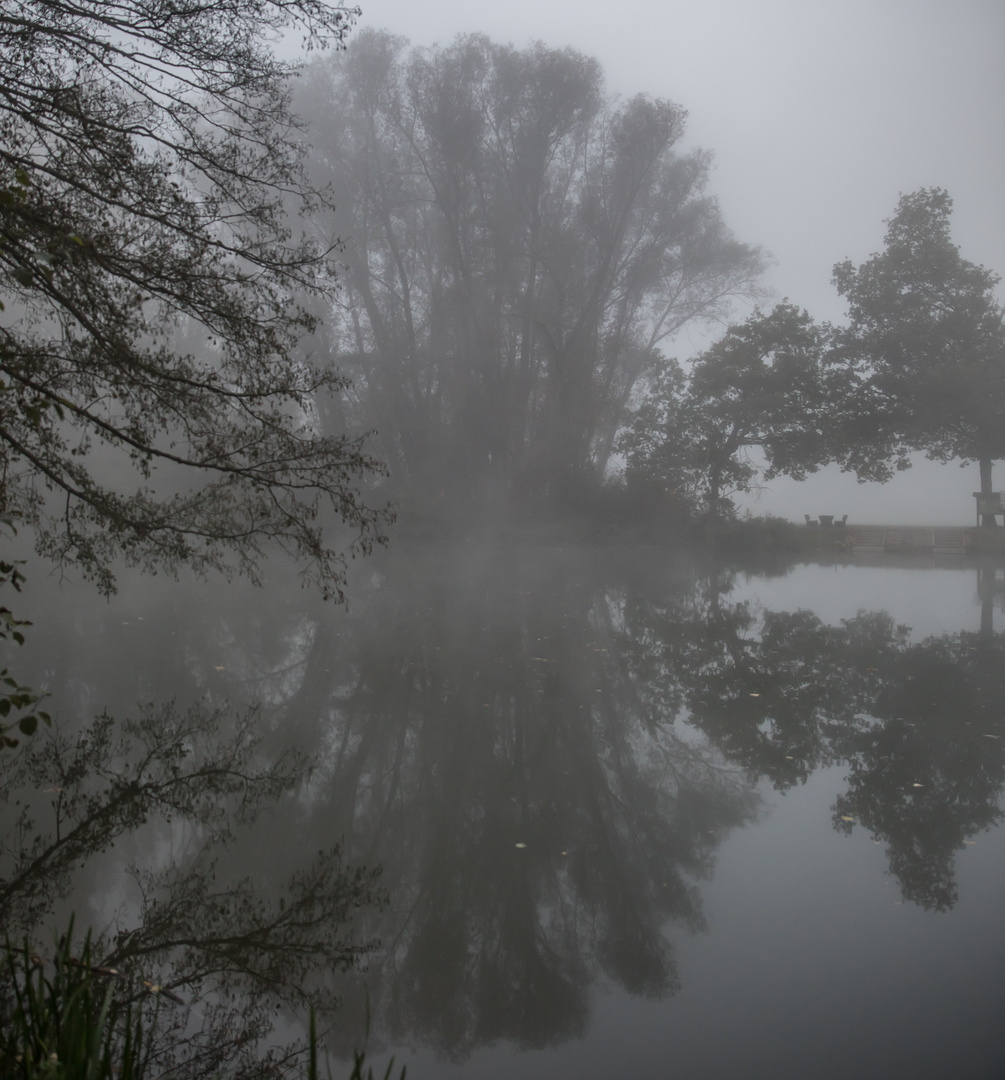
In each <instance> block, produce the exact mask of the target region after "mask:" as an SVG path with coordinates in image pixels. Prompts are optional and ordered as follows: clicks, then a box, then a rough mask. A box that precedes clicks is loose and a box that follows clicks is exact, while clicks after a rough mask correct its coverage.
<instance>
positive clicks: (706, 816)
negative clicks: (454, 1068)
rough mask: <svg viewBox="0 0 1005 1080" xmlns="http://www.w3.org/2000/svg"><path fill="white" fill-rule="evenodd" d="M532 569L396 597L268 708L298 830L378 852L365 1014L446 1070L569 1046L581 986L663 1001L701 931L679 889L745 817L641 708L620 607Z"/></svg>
mask: <svg viewBox="0 0 1005 1080" xmlns="http://www.w3.org/2000/svg"><path fill="white" fill-rule="evenodd" d="M509 554H510V553H502V554H501V556H500V557H501V559H504V560H505V559H507V558H508V557H509ZM538 557H539V553H535V558H534V561H533V563H532V564H530V565H527V564H523V563H521V562H519V561H518V560H517V559H515V558H514V559H512V561H511V562H510V563H509V564H508V565H506V566H505V567H504V568H503V569H504V571H505V572H503V573H500V566H499V564H498V562H493V563H491V564H488V565H486V566H483V567H479V568H478V572H477V576H476V579H475V581H474V582H472V581H471V580H464V579H463V577H461V576H458V575H455V574H453V573H452V571H453V570H454V569H456V568H455V567H453V566H452V567H450V568H449V572H448V573H447V574H446V575H438V574H427V573H417V574H413V575H412V576H411V578H410V580H409V581H407V582H401V583H398V582H396V583H395V588H388V589H386V590H385V591H383V592H382V594H381V596H378V597H377V598H376V600H375V604H374V607H373V608H372V609H371V610H370V611H365V612H363V614H362V615H360V616H356V617H354V618H353V619H352V620H351V621H350V623H349V625H348V627H347V629H346V632H344V633H343V634H342V635H341V638H340V647H339V648H338V649H337V650H336V649H334V648H332V647H330V646H329V647H328V648H327V650H325V649H323V648H321V647H320V646H319V643H322V642H325V641H327V642H332V640H333V638H334V635H332V634H331V633H330V632H328V631H324V630H319V632H318V634H317V635H316V636H315V637H314V645H315V647H312V648H311V650H310V653H309V655H308V658H307V662H306V669H305V676H304V680H303V684H302V686H301V688H300V690H299V691H298V692H297V693H296V695H295V697H293V698H291V706H290V714H291V717H290V718H291V721H299V722H300V723H301V725H304V727H302V728H301V730H305V729H306V726H307V725H311V724H315V725H316V730H318V731H319V732H321V733H322V734H321V739H322V743H323V745H324V747H325V750H324V753H323V761H324V764H323V766H320V767H319V768H318V769H316V770H315V773H314V778H313V780H312V785H311V791H312V797H313V799H314V802H315V805H314V808H313V809H314V819H315V822H316V823H318V825H319V824H320V823H321V822H322V821H323V822H324V823H325V829H326V831H328V830H331V829H332V828H333V827H334V828H335V829H337V830H344V831H345V834H346V835H347V836H351V837H352V843H353V845H354V846H355V849H356V850H357V851H359V852H361V853H362V854H363V855H364V856H365V857H370V856H371V854H372V853H376V852H378V851H379V853H380V854H379V857H380V860H381V863H382V865H383V867H384V870H385V874H386V878H387V881H388V885H389V888H390V891H391V894H392V896H393V897H394V908H393V911H391V912H390V913H389V914H388V915H387V916H384V917H382V918H381V921H380V922H379V923H377V922H373V923H369V924H368V926H369V927H370V928H371V932H372V933H373V934H374V936H379V937H380V938H381V940H382V941H383V942H384V943H385V948H384V949H383V950H382V951H380V952H379V953H378V954H377V955H376V956H375V958H374V961H373V966H374V967H375V968H376V969H377V971H378V972H379V976H380V981H379V983H378V984H377V985H372V986H371V989H370V993H371V999H370V1000H371V1005H372V1007H373V1015H374V1017H376V1018H377V1020H378V1024H379V1027H380V1029H381V1031H382V1034H384V1035H385V1036H386V1037H389V1038H397V1039H415V1038H419V1039H422V1040H423V1041H425V1042H429V1043H431V1044H432V1045H433V1046H435V1047H436V1048H437V1049H438V1050H439V1052H441V1053H443V1054H445V1055H448V1056H450V1057H452V1058H463V1057H464V1056H466V1055H467V1054H468V1053H470V1052H471V1050H472V1049H473V1048H474V1047H475V1046H477V1045H480V1044H483V1043H485V1042H488V1041H493V1040H496V1039H500V1038H505V1039H510V1040H513V1041H515V1042H516V1043H517V1044H518V1045H521V1046H535V1047H539V1046H544V1045H549V1044H552V1043H554V1042H556V1041H558V1040H563V1039H567V1038H570V1037H573V1036H575V1035H577V1034H579V1033H581V1032H582V1031H583V1030H584V1027H585V1024H586V1020H587V1016H588V987H589V985H590V983H591V981H593V980H594V979H596V978H597V977H598V976H599V975H601V974H603V975H605V976H607V977H608V978H610V979H611V980H613V981H614V982H616V983H618V984H620V985H621V986H623V987H625V988H626V989H627V990H629V991H630V992H631V993H635V994H644V995H648V996H654V997H658V996H663V995H667V994H672V993H674V992H675V990H676V989H677V987H678V985H679V978H678V972H677V968H676V961H675V957H674V953H673V948H672V946H671V945H670V943H669V941H668V940H667V939H666V937H665V935H664V928H665V925H666V923H667V922H668V921H669V920H674V921H676V922H679V923H682V924H683V925H685V926H687V927H690V928H695V929H698V928H701V927H702V926H703V916H702V912H701V901H700V895H699V893H698V890H697V889H696V887H695V884H694V882H695V881H696V880H698V879H700V878H702V877H704V876H706V875H707V874H708V873H710V870H711V865H712V855H713V852H714V849H715V847H716V846H717V845H718V843H719V841H720V839H721V837H722V836H723V835H724V834H725V833H726V832H727V831H728V830H729V829H730V828H732V827H734V826H736V825H738V824H741V823H742V822H743V821H745V820H747V819H748V818H749V816H750V815H751V813H752V810H753V807H754V802H755V800H754V798H753V796H752V795H751V793H750V792H749V788H748V785H747V782H746V780H745V778H744V777H743V776H742V775H741V774H740V773H739V772H738V771H737V770H736V769H735V767H734V768H727V767H725V765H724V764H723V763H722V762H721V760H720V759H719V758H718V756H717V755H715V754H714V753H713V754H711V755H710V753H709V752H708V750H707V748H703V747H702V746H701V745H700V744H697V743H690V744H689V743H687V742H685V741H683V740H682V739H681V738H680V735H679V734H678V733H677V732H675V730H674V728H673V720H674V718H675V715H676V713H675V711H674V712H671V713H669V714H667V713H666V712H661V711H660V710H658V709H654V708H653V707H652V701H651V698H650V695H649V690H650V686H649V685H648V684H647V683H646V682H645V681H644V680H640V679H639V678H638V677H637V675H636V672H635V671H634V670H633V668H632V666H631V665H630V664H629V663H627V662H626V659H625V657H624V655H622V650H621V648H620V646H621V636H620V632H619V629H618V627H619V623H620V619H621V610H620V604H621V600H620V593H619V592H617V591H614V590H607V589H605V588H603V587H601V586H598V584H597V582H596V579H595V578H594V580H593V581H591V580H590V579H591V578H593V575H592V574H591V573H589V571H587V570H586V569H585V568H583V567H572V566H569V565H568V561H567V560H563V565H562V566H560V567H556V566H549V567H547V568H546V569H545V570H544V571H543V572H542V571H541V569H540V568H539V566H538V565H537V560H538ZM531 566H533V569H531ZM579 577H582V578H583V581H582V583H580V582H579V581H577V580H575V579H577V578H579ZM399 585H400V588H399V587H398V586H399ZM472 598H476V599H474V600H473V599H472ZM338 618H340V619H341V618H342V616H341V615H339V616H338ZM308 706H309V707H310V708H311V709H312V710H313V712H306V711H305V710H306V709H307V707H308ZM314 718H316V719H314ZM333 823H334V824H333ZM315 827H317V825H316V826H315ZM357 997H358V995H357ZM356 1020H357V1021H358V1022H359V1025H360V1027H362V1025H363V1023H364V1018H363V1017H362V1015H360V1016H358V1017H357V1018H356ZM350 1031H351V1027H350ZM347 1037H348V1038H351V1035H348V1036H347Z"/></svg>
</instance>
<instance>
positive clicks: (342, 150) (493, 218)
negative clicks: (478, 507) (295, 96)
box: [302, 32, 762, 495]
mask: <svg viewBox="0 0 1005 1080" xmlns="http://www.w3.org/2000/svg"><path fill="white" fill-rule="evenodd" d="M304 88H305V93H304V104H303V106H302V108H303V110H304V113H305V115H308V116H311V117H313V118H314V119H315V129H316V135H315V139H314V162H313V165H314V169H315V170H316V171H315V173H314V175H315V178H316V182H317V183H318V184H321V183H330V184H331V185H332V190H333V196H334V199H335V202H336V204H337V207H338V211H339V215H340V216H339V217H337V219H336V220H337V221H338V231H339V232H340V234H341V235H343V236H345V237H346V238H347V239H346V247H345V252H344V258H345V263H346V268H347V274H346V284H347V291H348V295H349V297H350V299H351V303H350V304H349V305H348V307H347V308H346V309H345V311H344V312H343V317H342V319H341V322H340V324H339V325H337V326H336V327H335V332H334V334H333V336H332V339H331V341H330V343H329V344H330V349H331V353H332V356H333V358H334V360H335V361H337V362H338V363H339V364H340V365H343V366H344V368H345V370H346V371H347V372H348V373H350V374H351V377H352V380H353V386H354V394H355V397H354V398H353V399H352V400H351V405H352V408H353V409H354V411H355V415H356V417H357V422H358V423H359V424H360V425H361V426H362V427H370V426H375V427H377V428H378V429H379V431H380V449H381V452H382V454H383V455H384V456H385V458H386V460H387V461H388V463H389V465H390V467H391V469H392V472H393V473H394V474H395V475H396V476H397V477H399V478H400V479H401V480H405V479H406V478H407V480H408V482H409V484H410V485H412V486H413V487H414V486H415V485H417V484H419V483H421V482H425V483H427V484H429V483H432V484H435V485H436V487H437V488H441V487H443V486H445V485H446V486H449V485H450V484H451V481H453V482H454V484H455V485H456V487H457V488H458V489H459V490H461V491H465V490H467V491H470V490H472V489H473V488H474V486H475V485H476V484H481V483H485V482H487V481H488V482H490V483H494V484H495V485H496V486H497V489H501V490H509V491H511V492H524V493H528V494H531V495H548V494H550V495H554V494H555V493H556V490H558V489H559V488H561V487H562V486H563V485H566V484H568V483H570V482H575V481H576V480H577V478H578V479H579V480H583V479H584V478H586V479H589V478H592V479H594V480H596V479H598V478H600V477H602V476H603V474H604V470H605V467H606V465H607V462H608V460H609V458H610V454H611V451H612V446H613V443H614V439H615V436H616V433H617V430H618V428H619V427H620V426H621V424H622V423H623V420H624V415H625V410H626V407H627V405H628V403H629V400H630V398H631V394H632V390H633V388H634V387H635V386H636V384H637V382H638V380H639V379H640V378H641V377H644V376H646V375H647V374H649V373H651V372H652V371H653V370H654V369H655V366H656V364H657V363H658V346H659V345H660V343H661V342H665V341H667V340H669V339H671V338H672V337H673V336H674V335H675V334H676V333H677V332H678V331H679V330H680V329H681V328H682V327H683V326H684V325H686V324H688V323H691V322H692V321H694V320H701V319H706V318H718V317H721V316H722V315H723V313H724V311H725V310H726V308H727V306H728V302H729V300H730V299H731V298H733V297H734V296H736V295H749V294H750V293H751V292H752V291H753V290H754V289H755V288H756V285H755V282H756V278H757V275H758V273H759V271H760V269H761V266H762V257H761V254H760V252H758V251H757V250H755V249H753V248H751V247H749V246H746V245H744V244H742V243H739V242H738V241H737V240H736V239H734V237H733V236H732V234H731V233H730V232H729V230H728V229H727V227H726V225H725V223H724V221H723V219H722V215H721V213H720V210H719V207H718V205H717V203H716V202H715V200H714V199H713V198H712V197H710V195H709V194H708V191H707V183H708V176H709V169H710V162H711V159H710V155H709V154H707V153H705V152H703V151H695V150H692V151H684V150H682V149H681V148H680V142H681V138H682V135H683V133H684V127H685V119H686V113H685V111H684V110H683V109H682V108H681V107H680V106H679V105H675V104H672V103H671V102H668V101H662V100H654V99H651V98H648V97H646V96H643V95H639V96H637V97H633V98H630V99H626V100H621V99H616V98H612V97H610V96H609V95H608V94H607V93H606V91H605V88H604V83H603V76H602V72H601V69H600V66H599V65H598V63H597V62H596V61H595V60H592V59H590V58H588V57H585V56H583V55H581V54H579V53H576V52H574V51H572V50H571V49H564V50H558V49H550V48H547V47H546V46H544V45H541V44H536V45H532V46H530V47H528V48H526V49H522V50H518V49H515V48H513V47H511V46H501V45H496V44H493V43H492V42H490V41H489V40H488V39H487V38H485V37H480V36H472V37H464V38H459V39H457V40H456V41H455V42H453V43H452V44H450V45H449V46H445V47H434V48H432V49H417V48H412V49H410V48H408V46H407V43H406V42H404V41H403V40H401V39H399V38H394V37H391V36H389V35H386V34H381V33H375V32H369V33H368V32H364V33H361V34H360V35H359V36H358V37H356V38H355V39H354V41H353V42H352V43H351V45H350V46H349V48H348V50H347V51H346V52H345V53H344V54H340V55H338V56H334V57H332V58H330V59H325V60H324V61H323V62H319V63H318V64H317V65H316V66H315V67H314V68H313V69H312V71H311V72H310V77H309V79H308V80H305V84H304Z"/></svg>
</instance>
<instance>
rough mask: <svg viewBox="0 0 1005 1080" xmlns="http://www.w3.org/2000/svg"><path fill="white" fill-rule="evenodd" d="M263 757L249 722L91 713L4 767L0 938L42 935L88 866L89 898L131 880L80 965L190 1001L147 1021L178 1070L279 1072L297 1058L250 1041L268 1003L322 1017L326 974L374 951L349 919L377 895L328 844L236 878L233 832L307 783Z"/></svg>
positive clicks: (257, 1037) (265, 1026)
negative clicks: (128, 857)
mask: <svg viewBox="0 0 1005 1080" xmlns="http://www.w3.org/2000/svg"><path fill="white" fill-rule="evenodd" d="M116 732H120V733H118V734H117V733H116ZM259 749H260V748H259V746H258V743H257V740H256V739H255V738H254V730H253V717H252V716H250V715H249V716H245V717H243V718H241V719H239V720H236V721H234V720H230V719H228V718H227V717H225V716H223V715H221V714H218V713H205V712H202V711H199V710H194V711H192V712H189V713H187V714H183V713H180V712H178V711H176V710H175V709H173V708H167V709H162V710H159V711H150V712H148V713H146V714H145V715H143V716H141V718H140V719H138V720H133V721H127V722H125V723H124V724H120V723H118V722H115V721H113V720H112V719H111V718H109V717H107V716H104V717H101V718H99V719H98V720H97V721H96V722H94V723H93V724H92V725H90V726H88V727H86V728H85V729H84V730H83V732H82V733H81V734H80V735H79V736H78V737H77V738H76V739H74V740H71V739H68V738H65V737H60V736H56V737H53V738H52V739H47V740H36V742H35V744H34V745H33V746H32V747H31V749H30V751H28V752H23V753H21V754H19V755H17V756H15V757H12V758H11V760H10V761H4V762H3V763H2V764H3V769H4V773H3V778H2V779H3V784H2V790H3V792H4V793H5V795H6V798H7V802H8V804H9V805H8V809H9V810H10V811H11V814H10V817H11V820H10V822H9V823H8V828H7V829H6V830H5V834H6V844H5V848H4V850H3V852H2V854H0V873H2V877H0V910H2V911H3V913H4V919H3V921H4V930H5V931H6V933H7V934H8V936H10V937H11V938H12V939H14V940H16V939H17V937H19V936H21V935H34V936H36V937H38V936H39V932H40V929H41V926H42V924H43V922H44V921H45V920H46V919H47V917H48V916H49V914H50V913H51V912H52V911H53V908H54V906H55V904H56V902H57V900H58V899H59V898H60V897H61V896H64V895H66V894H67V893H68V892H69V891H70V890H71V887H72V886H73V884H74V877H75V876H76V874H77V871H78V868H79V867H80V866H81V865H84V864H88V865H90V864H94V865H95V866H96V869H97V873H98V880H97V881H96V882H95V883H94V884H93V885H92V888H95V887H96V888H97V889H102V887H103V891H107V890H109V889H110V890H112V891H113V892H115V891H122V890H123V889H124V887H125V886H126V879H128V878H131V879H132V888H131V889H129V888H125V892H126V893H127V894H128V893H131V894H132V899H131V901H130V902H128V903H126V904H125V905H124V906H122V907H121V908H120V910H119V911H118V913H117V914H116V915H115V916H114V918H113V922H112V925H111V926H110V927H109V928H108V929H107V930H106V931H105V932H104V933H101V934H99V935H98V936H97V937H96V939H95V944H94V953H93V955H94V956H95V958H97V959H98V961H99V962H100V965H101V966H102V967H106V968H107V967H111V968H115V969H117V970H119V971H122V972H124V973H127V975H129V978H128V979H126V980H124V981H123V982H122V984H121V987H120V989H121V991H122V993H124V994H126V995H129V994H131V993H133V992H135V991H136V990H137V989H140V990H141V989H142V985H143V984H142V979H143V978H144V977H146V978H147V979H148V981H149V979H150V978H151V977H154V976H155V977H156V981H157V983H158V984H159V985H160V987H162V988H163V989H164V990H166V991H168V992H170V993H171V994H172V995H176V996H177V995H178V994H179V993H180V994H181V996H182V997H192V996H197V998H198V1000H199V1006H198V1008H199V1011H200V1013H201V1019H202V1023H201V1024H200V1023H198V1020H199V1017H194V1018H193V1017H192V1016H191V1015H189V1014H188V1013H187V1012H185V1011H177V1010H176V1011H171V1010H168V1009H162V1010H161V1011H160V1013H159V1020H160V1029H159V1031H158V1036H157V1042H156V1047H155V1053H156V1054H157V1056H158V1058H159V1059H160V1063H161V1065H162V1066H163V1067H164V1068H167V1067H171V1068H178V1069H181V1070H182V1071H183V1073H184V1074H185V1075H209V1074H216V1073H219V1072H222V1071H224V1070H227V1071H230V1070H231V1069H234V1068H239V1069H240V1070H242V1075H249V1076H253V1075H262V1076H265V1075H276V1073H275V1070H276V1069H281V1068H282V1066H283V1064H284V1063H285V1064H287V1065H291V1064H293V1063H294V1061H295V1057H293V1056H291V1055H292V1054H293V1052H294V1051H293V1048H291V1047H287V1048H276V1047H274V1046H273V1047H272V1048H271V1049H265V1048H264V1047H263V1041H265V1040H269V1037H270V1034H271V1032H272V1029H273V1027H274V1024H275V1016H276V1012H277V1009H278V1008H280V1007H281V1006H282V1005H284V1004H287V1003H294V1002H296V1003H298V1004H299V1006H300V1011H301V1012H302V1013H305V1012H306V1011H307V1010H306V1002H305V998H306V997H308V996H309V997H310V999H311V1000H312V1001H315V1002H316V1003H317V1004H318V1005H319V1006H320V1007H322V1008H329V1009H331V1008H333V1007H334V1005H335V1004H336V1003H337V1002H336V999H337V995H336V993H335V989H334V985H333V982H332V973H334V972H336V971H344V970H347V969H349V968H352V967H353V966H354V965H355V964H356V963H357V962H358V961H359V960H360V959H361V958H362V957H363V956H364V955H365V953H366V952H367V951H369V950H370V949H371V948H372V944H370V943H366V942H365V941H362V940H361V939H359V938H358V937H357V935H356V934H355V932H354V930H353V922H352V917H353V915H354V914H355V911H356V910H357V909H358V908H359V907H361V906H363V905H366V904H372V903H377V904H379V903H380V902H381V899H382V895H383V894H382V892H381V890H380V889H379V887H378V885H377V880H376V875H374V874H373V873H371V872H367V871H364V870H361V869H352V868H350V867H349V866H347V865H346V863H345V862H344V860H343V859H342V857H341V854H340V852H339V850H338V848H333V849H330V850H327V851H320V852H317V853H316V855H313V856H309V857H306V858H305V859H304V860H303V861H302V865H299V866H294V867H293V868H292V869H288V872H287V868H284V867H282V866H277V867H276V868H275V870H274V871H273V868H271V867H269V868H267V869H266V868H263V867H261V866H260V865H259V866H258V867H257V872H256V873H255V874H254V875H248V874H242V873H241V872H240V870H239V865H240V856H239V849H240V845H233V842H234V841H236V840H237V839H238V833H239V831H240V830H242V829H243V828H244V827H246V826H249V825H250V824H251V822H252V821H253V820H254V818H255V817H256V816H257V815H258V814H259V813H260V812H261V811H262V810H263V809H264V808H266V807H268V806H272V805H274V804H276V803H277V801H279V800H281V799H282V798H283V797H284V796H285V795H286V794H287V793H288V792H289V791H290V790H291V789H292V788H294V787H296V786H298V785H299V784H300V783H301V782H302V780H303V776H304V768H305V766H304V762H303V760H301V759H300V758H299V757H297V756H296V755H294V754H292V753H288V754H285V755H282V756H281V757H280V758H279V759H278V760H276V761H272V762H267V761H263V760H260V753H259ZM116 844H119V845H120V847H125V848H132V849H133V851H134V855H135V856H136V862H135V863H134V864H133V865H126V866H123V865H121V863H120V864H119V865H118V866H114V865H112V860H111V859H110V858H108V857H105V858H104V859H102V858H101V853H103V852H107V851H108V850H109V849H110V848H112V847H114V846H115V845H116ZM232 846H236V848H237V851H235V850H232ZM102 878H103V880H102ZM43 938H44V935H43ZM40 948H42V949H43V950H44V943H43V942H40ZM9 990H10V987H9V986H4V987H0V992H9ZM269 1041H270V1042H271V1041H274V1040H269Z"/></svg>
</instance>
